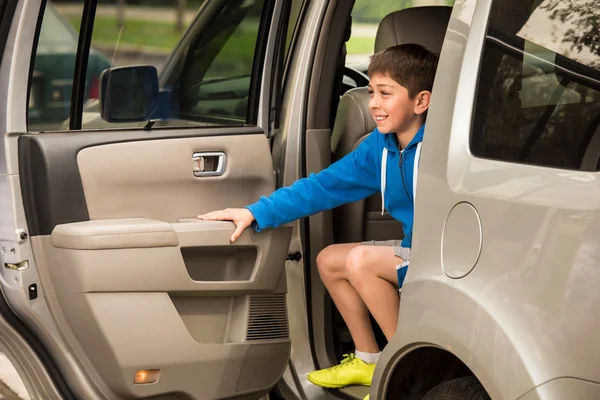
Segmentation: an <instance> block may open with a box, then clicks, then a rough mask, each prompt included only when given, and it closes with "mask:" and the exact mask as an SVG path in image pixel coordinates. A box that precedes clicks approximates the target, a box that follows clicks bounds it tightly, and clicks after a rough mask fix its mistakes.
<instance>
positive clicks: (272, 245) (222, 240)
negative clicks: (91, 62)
mask: <svg viewBox="0 0 600 400" xmlns="http://www.w3.org/2000/svg"><path fill="white" fill-rule="evenodd" d="M8 3H9V6H7V9H6V11H5V13H4V14H3V15H2V19H1V20H0V33H1V34H2V35H4V36H2V37H0V41H2V43H3V44H4V52H3V57H2V60H1V64H0V71H1V73H0V91H1V92H2V93H4V94H5V95H6V97H7V101H6V102H5V107H0V116H1V117H0V124H2V129H3V131H4V132H7V133H6V136H5V140H4V141H3V144H2V146H3V151H4V153H3V156H2V160H3V162H2V163H0V187H1V188H2V189H1V190H0V196H2V198H1V201H2V204H3V207H2V211H1V214H0V216H1V218H0V233H1V236H0V242H1V243H0V250H1V252H0V258H1V259H2V263H3V268H2V269H1V272H0V275H1V276H2V279H1V280H0V285H1V287H2V294H3V296H1V297H0V317H1V318H0V332H2V335H0V344H1V347H2V349H3V350H4V351H5V353H6V354H7V355H8V357H9V358H10V360H11V361H12V362H13V364H14V365H15V367H16V368H17V370H18V372H19V373H20V375H21V376H22V377H23V379H24V382H25V384H26V385H27V388H28V389H29V391H30V394H31V395H32V397H35V398H43V399H71V398H82V399H83V398H86V399H87V398H89V399H122V398H123V399H124V398H151V399H186V400H188V399H194V400H195V399H252V398H260V397H261V396H266V395H270V396H273V397H277V398H283V399H286V400H292V399H330V398H331V399H334V398H352V399H360V398H362V397H363V396H364V395H366V394H367V393H369V389H368V388H364V387H348V388H344V389H341V390H337V391H330V390H326V389H323V388H320V387H317V386H315V385H312V384H311V383H309V382H308V380H307V379H306V374H307V373H308V372H310V371H312V370H314V369H316V368H322V367H326V366H330V365H333V364H335V363H336V362H338V360H339V359H340V357H341V355H342V353H344V352H347V351H352V344H351V341H350V340H349V336H348V330H347V328H346V327H345V325H344V324H343V322H342V321H341V320H340V318H339V314H337V312H336V310H335V307H334V306H333V303H332V302H331V299H330V298H329V297H328V296H327V293H326V291H325V288H324V286H323V284H322V282H321V281H320V279H319V276H318V270H317V267H316V256H317V254H318V253H319V251H320V250H322V249H323V248H325V247H326V246H328V245H330V244H332V243H338V242H345V241H359V240H363V239H366V240H368V239H380V238H381V237H380V236H385V238H387V239H390V238H392V237H390V236H395V235H398V236H400V235H401V232H400V231H398V225H397V223H396V222H394V221H393V220H392V219H391V218H390V217H389V216H388V215H381V213H380V209H378V207H379V206H380V204H381V203H380V199H377V198H375V197H374V198H370V199H366V200H364V201H361V202H357V203H353V204H351V205H348V206H347V207H345V208H344V207H341V208H339V209H336V210H333V211H324V212H322V213H319V214H317V215H313V216H310V217H307V218H303V219H301V220H299V221H296V222H294V223H292V224H289V225H287V226H283V227H280V228H277V229H272V230H266V231H264V232H260V233H257V232H254V231H246V232H245V233H244V234H243V235H242V236H241V237H240V239H238V241H236V242H235V243H234V244H231V243H229V237H230V235H231V233H232V231H233V225H232V224H231V223H229V222H220V221H213V222H207V221H197V220H196V219H195V216H196V215H198V214H201V213H203V212H207V211H210V210H213V209H217V208H223V207H241V206H244V205H246V204H248V203H251V202H253V201H255V200H256V199H257V198H258V197H260V196H262V195H268V194H269V193H270V192H272V190H274V189H275V188H277V187H282V186H287V185H290V184H292V183H293V182H294V181H296V180H297V179H300V178H302V177H305V176H307V175H308V174H310V173H316V172H319V171H320V170H322V169H324V168H326V167H327V166H329V165H330V163H331V162H332V161H335V160H336V159H338V158H339V157H342V156H343V155H344V154H347V153H348V152H349V151H351V150H352V148H353V147H354V145H355V144H356V143H357V142H358V141H360V140H362V138H364V137H365V136H366V135H367V134H368V133H369V131H370V129H372V121H371V120H370V115H369V110H368V108H366V106H365V92H366V90H365V89H364V88H360V87H359V88H354V89H351V90H348V89H349V88H348V87H344V85H343V83H344V79H345V78H344V64H345V63H344V57H345V52H344V43H345V41H346V39H347V33H348V30H347V28H348V26H346V25H344V24H343V23H341V22H340V21H350V16H351V13H352V6H353V2H351V1H342V0H337V1H336V0H311V1H308V0H307V1H292V2H288V1H283V0H272V1H271V0H239V1H238V0H234V1H231V0H229V1H225V0H211V1H206V2H204V4H203V6H202V7H201V8H200V9H199V11H198V15H197V17H196V19H195V21H194V23H193V24H192V25H191V26H190V28H189V29H188V30H187V32H186V33H185V34H184V35H183V37H182V39H181V41H180V42H179V43H178V45H177V46H176V47H174V48H173V49H172V52H171V55H170V57H169V59H168V61H167V63H166V64H165V65H164V68H163V69H161V72H160V75H158V74H156V73H155V70H154V69H152V68H148V66H144V67H141V68H140V67H139V66H138V65H129V66H126V67H124V68H120V69H119V68H112V69H110V70H109V71H107V72H105V74H104V75H103V77H104V78H105V79H102V82H101V85H100V86H101V87H100V102H99V103H98V105H96V106H95V107H96V108H95V109H86V112H85V113H84V112H83V111H84V110H83V105H82V104H83V102H84V101H85V99H87V97H86V96H87V95H86V87H87V82H88V80H87V75H85V74H80V75H79V77H75V78H71V84H72V85H73V87H74V88H75V90H74V91H73V93H76V96H77V98H76V99H74V100H73V102H74V104H79V105H81V106H82V107H81V108H79V109H78V108H77V107H75V106H73V105H71V106H70V111H69V112H70V114H69V123H68V125H69V127H70V129H69V130H64V131H55V132H51V133H39V132H37V131H35V127H32V124H29V125H28V124H27V119H26V118H25V117H24V116H25V115H26V111H27V109H28V104H27V96H26V95H25V93H27V92H28V90H29V89H30V90H35V85H34V84H33V83H32V82H35V80H36V78H37V75H36V73H35V72H34V69H35V68H33V67H32V65H37V64H36V62H34V61H35V58H36V57H37V53H36V47H35V42H36V38H37V35H38V34H37V33H36V31H35V30H31V29H30V28H29V27H31V26H35V24H36V21H38V16H39V13H40V7H41V5H42V2H40V1H38V0H31V1H28V2H18V1H14V2H10V1H9V2H8ZM419 4H423V5H432V4H434V3H433V2H429V3H426V4H425V3H419ZM435 4H437V3H435ZM407 11H408V12H405V11H404V10H402V11H400V12H399V13H394V15H390V16H389V18H388V17H386V18H385V19H383V20H382V22H381V24H380V28H379V32H378V39H379V38H380V39H381V40H376V45H375V47H376V49H379V48H385V47H386V46H388V45H390V43H391V44H394V43H398V42H402V41H406V40H409V41H417V42H419V41H423V42H427V43H426V45H427V46H430V47H432V48H433V47H436V46H437V47H438V50H441V52H440V61H439V67H438V71H437V74H436V79H435V83H434V88H433V96H432V104H431V108H430V110H429V111H428V117H427V126H426V129H425V139H424V142H423V150H422V155H421V161H420V167H419V173H418V186H417V194H416V201H415V225H414V232H413V249H412V256H411V260H410V268H409V272H408V275H407V278H406V281H405V283H404V286H403V289H402V297H401V299H402V301H401V307H400V314H399V323H398V330H397V333H396V335H395V336H394V337H393V338H392V339H391V340H390V341H389V343H385V341H383V340H382V338H381V335H380V334H378V339H379V341H380V342H381V344H382V345H386V346H385V349H384V350H383V352H382V356H381V358H380V361H379V362H378V364H377V368H376V370H375V375H374V379H373V384H372V386H371V388H370V395H371V399H421V398H425V399H428V400H431V399H440V398H447V397H443V396H442V395H440V394H439V393H440V390H441V391H443V390H445V389H444V388H447V386H448V385H449V383H448V382H452V384H463V385H466V384H468V385H470V387H476V388H477V390H478V391H479V392H478V393H479V394H478V396H480V397H479V398H483V399H485V398H492V399H499V400H517V399H519V400H542V399H543V400H554V399H564V398H576V399H597V398H600V372H599V369H598V368H597V366H598V360H600V347H599V345H598V341H597V340H596V336H597V335H596V332H597V331H598V329H597V327H598V320H597V318H596V315H598V314H599V312H600V294H599V293H598V290H597V289H596V288H597V286H598V284H599V283H600V273H599V272H598V268H597V264H598V259H599V257H600V253H599V252H598V249H599V248H600V246H599V244H598V239H597V238H598V230H599V229H600V225H599V224H598V221H597V215H598V213H599V209H600V196H599V193H600V186H599V185H600V184H599V182H598V172H597V171H598V166H599V165H600V129H599V128H598V127H599V125H600V118H599V117H598V115H600V113H599V112H600V95H599V94H600V77H599V75H600V71H599V68H600V61H599V60H600V54H598V51H597V47H593V45H592V44H590V43H594V42H593V40H592V41H590V38H591V39H593V38H595V37H596V36H594V35H595V33H594V32H595V30H594V21H597V17H598V15H599V14H600V7H599V6H598V5H597V4H596V2H594V1H592V0H572V1H569V2H560V3H558V2H553V0H546V1H543V2H540V1H534V0H527V1H510V0H460V1H458V0H457V1H456V4H455V5H454V7H453V8H452V9H449V8H447V7H441V6H438V7H419V8H415V9H414V11H411V9H408V10H407ZM88 12H90V11H89V10H88ZM88 15H89V14H88ZM431 16H434V17H433V18H430V17H431ZM386 21H387V22H386ZM397 21H404V22H403V24H400V25H398V24H396V25H394V26H395V27H396V28H398V29H397V30H392V31H390V30H389V27H390V25H389V23H391V22H397ZM411 23H414V24H415V25H412V26H413V28H411V29H409V27H410V26H411ZM446 24H447V26H446ZM9 28H10V29H9ZM418 28H422V29H418ZM575 28H577V29H575ZM82 29H90V27H89V26H88V27H87V28H82ZM248 32H251V33H250V34H249V33H248ZM398 32H401V33H402V34H396V33H398ZM404 34H407V36H404ZM250 39H251V40H250ZM429 40H431V41H429ZM242 44H243V46H242ZM83 47H85V46H83ZM225 49H226V50H225ZM235 49H242V50H241V51H242V53H243V54H240V55H239V57H237V55H236V53H235V52H234V50H235ZM250 49H253V51H250ZM87 56H88V54H85V52H84V53H81V54H78V55H77V57H87ZM238 59H239V60H244V62H240V63H238V64H235V65H234V66H231V65H229V63H231V62H233V61H235V60H238ZM232 60H233V61H232ZM25 66H29V68H26V67H25ZM65 68H66V67H65ZM153 71H154V72H153ZM359 72H360V71H359ZM111 76H112V77H113V80H112V81H111V79H110V77H111ZM159 76H160V77H159ZM347 76H348V75H347ZM127 77H130V78H131V79H127ZM346 83H349V81H348V80H346ZM366 100H367V102H368V95H367V96H366ZM115 105H116V106H115ZM98 107H99V108H100V115H102V118H103V119H102V120H100V119H99V112H98ZM86 113H87V114H86ZM47 122H48V123H52V122H53V120H52V119H51V118H50V117H49V118H48V121H47ZM94 124H100V125H94ZM369 127H371V128H369ZM394 238H395V237H394ZM436 393H437V394H436ZM436 396H437V397H436ZM453 396H454V397H452V398H456V399H465V400H466V399H467V397H465V396H467V394H465V393H462V394H461V393H455V394H454V395H453ZM469 396H470V394H469Z"/></svg>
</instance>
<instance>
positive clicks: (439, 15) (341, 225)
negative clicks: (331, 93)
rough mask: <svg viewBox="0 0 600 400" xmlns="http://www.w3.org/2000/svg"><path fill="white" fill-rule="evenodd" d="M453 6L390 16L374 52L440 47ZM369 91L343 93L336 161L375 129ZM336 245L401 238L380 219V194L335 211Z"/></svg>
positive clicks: (390, 222) (391, 223)
mask: <svg viewBox="0 0 600 400" xmlns="http://www.w3.org/2000/svg"><path fill="white" fill-rule="evenodd" d="M451 12H452V7H447V6H430V7H415V8H407V9H405V10H401V11H396V12H393V13H391V14H388V15H387V16H386V17H385V18H384V19H383V20H381V23H380V24H379V28H378V29H377V36H376V38H375V52H378V51H380V50H383V49H385V48H388V47H391V46H395V45H397V44H403V43H418V44H420V45H423V46H425V47H426V48H428V49H429V50H431V51H433V52H437V53H439V51H440V50H441V48H442V43H443V41H444V36H445V34H446V29H447V27H448V21H449V19H450V14H451ZM375 127H376V125H375V121H374V120H373V117H372V116H371V111H370V110H369V93H368V91H367V88H362V87H361V88H355V89H351V90H349V91H347V92H346V93H345V94H344V95H343V96H342V97H341V99H340V102H339V105H338V109H337V114H336V118H335V122H334V125H333V132H332V134H331V151H332V155H333V160H334V161H337V160H339V159H340V158H342V157H344V156H345V155H346V154H348V153H350V152H351V151H352V150H354V149H355V148H356V147H357V146H358V145H359V144H360V143H361V142H362V141H363V140H364V139H365V138H366V137H367V136H368V134H369V133H370V132H371V131H373V129H375ZM333 223H334V238H335V242H336V243H351V242H361V241H364V240H386V239H401V238H402V237H403V233H402V226H401V225H400V222H398V221H396V220H395V219H393V218H392V217H391V216H389V215H388V214H387V213H386V214H385V215H381V195H380V194H377V195H374V196H371V197H369V198H368V199H366V200H361V201H357V202H354V203H351V204H346V205H344V206H341V207H338V208H337V209H335V210H334V211H333Z"/></svg>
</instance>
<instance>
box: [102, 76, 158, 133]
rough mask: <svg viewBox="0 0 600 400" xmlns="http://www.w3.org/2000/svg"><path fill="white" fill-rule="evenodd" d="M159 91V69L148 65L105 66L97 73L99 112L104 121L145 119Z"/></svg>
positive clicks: (152, 107)
mask: <svg viewBox="0 0 600 400" xmlns="http://www.w3.org/2000/svg"><path fill="white" fill-rule="evenodd" d="M158 94H159V92H158V72H157V71H156V68H155V67H153V66H151V65H139V66H128V67H117V68H110V69H106V70H104V71H103V72H102V74H101V75H100V114H101V115H102V119H103V120H105V121H107V122H143V121H147V120H148V119H150V116H151V115H152V114H153V113H154V111H155V110H156V108H157V105H158Z"/></svg>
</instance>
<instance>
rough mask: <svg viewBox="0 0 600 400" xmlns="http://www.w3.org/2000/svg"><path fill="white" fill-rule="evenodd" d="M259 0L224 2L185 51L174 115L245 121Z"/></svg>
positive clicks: (260, 0)
mask: <svg viewBox="0 0 600 400" xmlns="http://www.w3.org/2000/svg"><path fill="white" fill-rule="evenodd" d="M263 7H264V0H247V1H244V2H239V1H238V2H235V1H234V2H230V3H228V4H227V5H226V6H225V7H224V8H223V10H222V11H221V12H220V13H219V14H218V15H217V16H216V17H215V18H214V19H213V21H212V23H211V24H210V25H209V26H208V27H207V28H206V30H205V31H204V33H203V34H201V35H199V36H198V39H197V40H195V41H194V42H193V43H192V44H191V45H190V48H189V50H188V51H187V55H186V58H185V61H184V67H183V72H182V74H181V76H180V79H179V82H175V84H174V86H173V87H172V90H174V91H175V92H179V93H180V95H179V96H178V97H179V98H180V100H181V102H180V107H181V109H180V118H181V119H193V120H200V121H214V120H217V121H220V122H226V121H231V122H233V123H235V122H237V123H240V122H241V123H244V122H248V98H249V93H250V85H251V78H252V70H253V66H254V55H255V50H256V45H257V41H258V37H259V29H260V21H261V15H262V12H263Z"/></svg>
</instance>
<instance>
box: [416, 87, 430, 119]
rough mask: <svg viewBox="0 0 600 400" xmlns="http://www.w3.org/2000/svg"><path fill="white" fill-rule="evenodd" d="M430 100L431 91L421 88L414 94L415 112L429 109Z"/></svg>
mask: <svg viewBox="0 0 600 400" xmlns="http://www.w3.org/2000/svg"><path fill="white" fill-rule="evenodd" d="M430 101H431V92H430V91H429V90H423V91H422V92H419V93H418V94H417V96H416V102H415V114H418V115H421V114H424V113H425V112H426V111H427V110H428V109H429V102H430Z"/></svg>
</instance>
